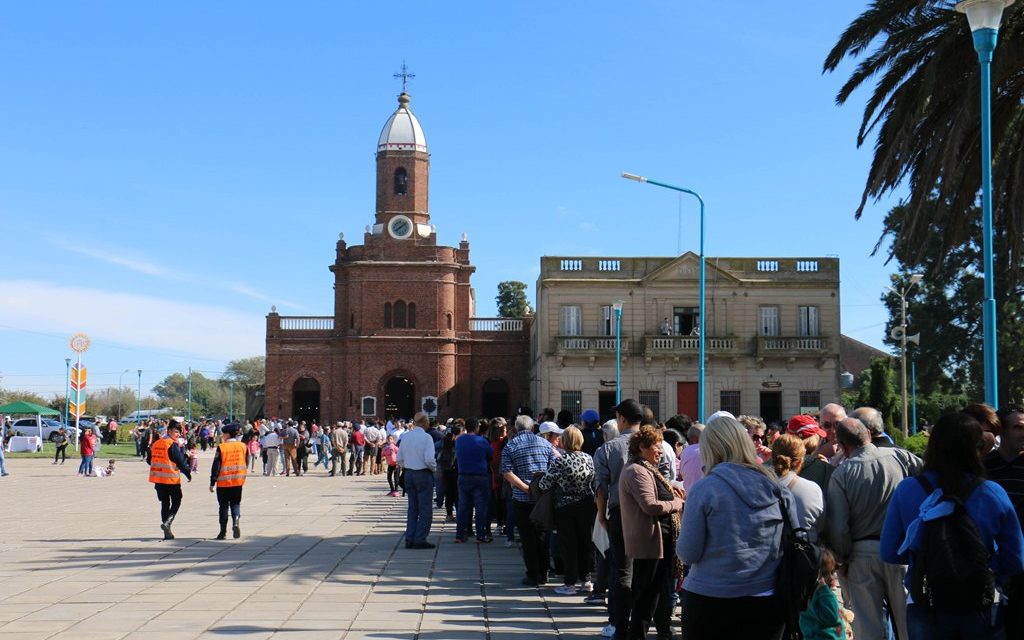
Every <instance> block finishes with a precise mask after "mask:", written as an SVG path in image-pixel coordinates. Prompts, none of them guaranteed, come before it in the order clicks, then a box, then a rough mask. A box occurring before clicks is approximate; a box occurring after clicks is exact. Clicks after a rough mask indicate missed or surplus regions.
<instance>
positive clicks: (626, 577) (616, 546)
mask: <svg viewBox="0 0 1024 640" xmlns="http://www.w3.org/2000/svg"><path fill="white" fill-rule="evenodd" d="M608 541H609V542H610V543H611V546H610V547H609V549H608V552H609V553H610V554H611V557H612V562H613V563H614V565H615V571H614V573H612V574H611V580H610V581H609V585H608V590H609V591H614V596H613V597H614V598H615V621H614V623H613V624H614V625H615V637H616V638H617V639H622V638H627V637H629V635H628V632H629V613H630V611H632V610H633V558H631V557H629V556H627V555H626V542H625V540H624V538H623V537H622V514H621V513H620V512H619V509H618V507H615V508H613V509H612V510H611V512H610V513H609V514H608ZM687 640H690V639H689V638H687Z"/></svg>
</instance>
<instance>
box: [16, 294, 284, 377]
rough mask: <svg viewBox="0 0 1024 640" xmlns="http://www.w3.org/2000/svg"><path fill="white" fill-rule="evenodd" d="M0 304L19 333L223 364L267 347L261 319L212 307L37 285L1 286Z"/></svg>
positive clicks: (133, 295)
mask: <svg viewBox="0 0 1024 640" xmlns="http://www.w3.org/2000/svg"><path fill="white" fill-rule="evenodd" d="M0 300H3V301H4V303H3V315H4V322H5V324H9V325H12V326H13V327H15V328H19V329H30V330H32V331H40V332H52V333H58V334H65V335H70V334H72V333H76V332H79V331H81V332H83V333H86V334H88V335H89V336H90V337H91V338H92V339H94V340H99V341H105V342H114V343H120V344H125V345H133V346H140V347H147V348H151V349H159V350H162V351H179V352H183V353H188V354H194V355H197V356H201V357H203V358H212V359H223V360H233V359H237V358H244V357H248V356H251V355H252V354H253V353H262V352H263V349H264V345H265V343H264V340H265V331H266V325H265V323H264V319H263V318H262V317H261V316H256V315H247V314H243V313H238V312H236V311H232V310H229V309H224V308H222V307H215V306H212V305H201V304H195V303H191V302H180V301H177V300H169V299H166V298H157V297H153V296H146V295H139V294H134V293H121V292H116V291H104V290H101V289H89V288H83V287H68V286H65V285H60V284H54V283H50V282H40V281H33V280H0ZM72 310H73V311H72Z"/></svg>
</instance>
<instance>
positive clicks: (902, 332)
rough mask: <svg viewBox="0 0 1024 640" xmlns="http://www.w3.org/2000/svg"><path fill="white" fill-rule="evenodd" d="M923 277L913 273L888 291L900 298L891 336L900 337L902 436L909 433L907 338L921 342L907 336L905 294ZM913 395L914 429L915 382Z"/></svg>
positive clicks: (917, 336) (918, 338) (914, 337)
mask: <svg viewBox="0 0 1024 640" xmlns="http://www.w3.org/2000/svg"><path fill="white" fill-rule="evenodd" d="M923 279H924V276H922V275H921V274H920V273H915V274H913V275H911V276H910V281H909V282H908V283H907V285H906V286H904V287H901V288H900V289H899V290H896V289H895V288H893V287H889V291H891V292H893V293H894V294H896V296H898V297H899V299H900V326H899V327H898V328H897V329H893V332H892V337H894V338H895V337H896V334H897V332H898V334H899V338H900V398H901V400H902V407H903V411H902V412H901V416H900V421H901V423H902V427H903V437H907V436H908V435H909V430H908V428H907V340H908V339H909V340H910V341H911V342H915V343H918V344H920V342H921V337H920V334H917V335H914V336H911V337H910V338H907V294H908V293H910V290H911V289H913V288H914V286H915V285H917V284H918V283H919V282H921V280H923ZM914 396H915V397H914V409H915V416H914V420H915V422H914V428H915V429H916V428H917V416H916V410H917V397H916V396H917V388H916V384H915V389H914Z"/></svg>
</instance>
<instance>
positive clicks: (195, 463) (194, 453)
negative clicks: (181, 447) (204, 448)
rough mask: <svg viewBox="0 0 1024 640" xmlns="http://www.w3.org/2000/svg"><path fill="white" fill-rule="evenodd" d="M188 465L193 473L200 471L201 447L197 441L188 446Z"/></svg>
mask: <svg viewBox="0 0 1024 640" xmlns="http://www.w3.org/2000/svg"><path fill="white" fill-rule="evenodd" d="M188 466H189V470H190V471H191V472H192V473H196V472H198V471H199V449H198V448H197V447H196V445H195V443H192V444H190V445H189V447H188Z"/></svg>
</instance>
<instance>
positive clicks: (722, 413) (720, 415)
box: [704, 411, 736, 424]
mask: <svg viewBox="0 0 1024 640" xmlns="http://www.w3.org/2000/svg"><path fill="white" fill-rule="evenodd" d="M715 418H732V419H733V420H735V419H736V416H734V415H732V414H731V413H729V412H728V411H716V412H714V413H712V414H711V415H710V416H708V419H707V421H706V422H705V423H704V424H711V422H712V421H713V420H714V419H715Z"/></svg>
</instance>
